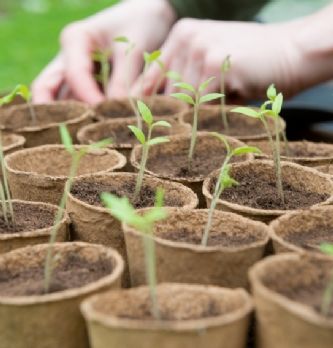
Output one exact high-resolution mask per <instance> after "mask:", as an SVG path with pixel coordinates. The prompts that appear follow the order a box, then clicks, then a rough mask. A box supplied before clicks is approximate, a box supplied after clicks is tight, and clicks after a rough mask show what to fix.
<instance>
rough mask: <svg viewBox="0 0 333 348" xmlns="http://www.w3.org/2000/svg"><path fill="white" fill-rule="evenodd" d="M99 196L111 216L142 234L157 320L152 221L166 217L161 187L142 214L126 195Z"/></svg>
mask: <svg viewBox="0 0 333 348" xmlns="http://www.w3.org/2000/svg"><path fill="white" fill-rule="evenodd" d="M101 197H102V201H103V203H104V205H105V206H106V207H107V208H108V209H109V211H110V214H111V215H112V216H114V217H115V218H116V219H118V220H119V221H121V222H123V223H125V224H127V225H129V226H132V227H134V228H136V229H137V230H138V231H139V232H141V234H142V238H143V247H144V254H145V267H146V277H147V283H148V286H149V292H150V299H151V313H152V315H153V317H154V318H155V319H156V320H159V319H160V312H159V308H158V301H157V292H156V284H157V276H156V256H155V243H154V239H153V234H154V223H155V222H157V221H160V220H163V219H165V218H166V217H167V212H166V210H165V209H164V208H162V206H163V198H164V192H163V190H161V189H158V190H157V192H156V199H155V207H154V208H152V209H150V210H149V211H147V212H146V213H145V214H142V215H141V214H138V213H137V212H136V211H135V209H134V208H133V206H132V205H131V204H130V202H129V200H128V198H127V197H122V198H119V197H117V196H115V195H112V194H110V193H102V196H101Z"/></svg>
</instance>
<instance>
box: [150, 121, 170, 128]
mask: <svg viewBox="0 0 333 348" xmlns="http://www.w3.org/2000/svg"><path fill="white" fill-rule="evenodd" d="M153 127H167V128H171V124H170V123H169V122H167V121H163V120H161V121H157V122H155V123H154V124H153Z"/></svg>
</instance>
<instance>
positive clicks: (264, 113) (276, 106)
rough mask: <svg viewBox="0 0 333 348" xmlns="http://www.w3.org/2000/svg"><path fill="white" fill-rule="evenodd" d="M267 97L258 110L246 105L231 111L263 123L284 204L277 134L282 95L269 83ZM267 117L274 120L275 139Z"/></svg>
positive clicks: (277, 184)
mask: <svg viewBox="0 0 333 348" xmlns="http://www.w3.org/2000/svg"><path fill="white" fill-rule="evenodd" d="M274 91H275V92H274ZM267 97H268V100H267V101H266V102H264V103H263V104H262V105H261V107H260V109H259V111H256V110H254V109H252V108H248V107H238V108H235V109H233V110H232V112H237V113H240V114H243V115H245V116H248V117H252V118H257V119H259V120H260V121H261V122H262V124H263V125H264V127H265V130H266V133H267V136H268V139H269V143H270V146H271V150H272V153H273V159H274V167H275V174H276V189H277V192H278V196H279V198H280V200H281V202H282V204H283V205H284V204H285V200H284V192H283V186H282V169H281V156H280V136H279V133H280V112H281V109H282V104H283V95H282V93H279V94H276V90H275V88H274V86H273V85H271V86H270V87H269V88H268V89H267ZM268 107H270V109H268ZM268 117H271V118H273V120H274V126H275V134H276V136H275V141H274V138H273V135H272V132H271V130H270V128H269V126H268V121H267V118H268Z"/></svg>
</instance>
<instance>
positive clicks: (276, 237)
mask: <svg viewBox="0 0 333 348" xmlns="http://www.w3.org/2000/svg"><path fill="white" fill-rule="evenodd" d="M321 212H322V213H325V212H330V213H331V214H332V215H333V206H330V205H328V206H319V207H313V208H309V209H304V210H296V211H294V212H291V213H288V214H284V215H282V216H280V217H279V218H277V219H276V220H274V221H272V222H271V223H270V225H269V227H270V229H269V234H270V238H271V239H272V241H273V242H277V243H278V244H280V245H282V246H284V247H285V248H287V249H288V250H290V251H294V252H298V253H304V252H306V249H304V248H302V247H300V246H297V245H295V244H293V243H291V242H288V241H287V240H286V239H284V238H283V237H281V236H280V234H279V233H278V232H277V231H278V230H279V227H280V226H281V225H284V224H286V225H287V226H290V223H289V222H290V219H293V218H300V219H301V218H302V216H304V215H305V216H306V217H307V218H308V217H309V216H311V217H312V216H313V214H316V213H317V214H318V215H319V214H320V213H321ZM318 215H317V216H318ZM299 223H301V221H300V222H299ZM300 226H301V225H300ZM299 230H301V227H299V228H297V230H294V229H293V230H290V234H292V233H297V232H298V231H299ZM313 252H314V253H315V252H316V251H315V250H314V251H313Z"/></svg>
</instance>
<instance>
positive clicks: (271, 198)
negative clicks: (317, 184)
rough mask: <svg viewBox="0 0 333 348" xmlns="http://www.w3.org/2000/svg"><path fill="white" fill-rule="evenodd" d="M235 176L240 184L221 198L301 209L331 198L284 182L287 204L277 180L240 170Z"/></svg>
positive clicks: (251, 204)
mask: <svg viewBox="0 0 333 348" xmlns="http://www.w3.org/2000/svg"><path fill="white" fill-rule="evenodd" d="M233 178H234V179H235V180H236V181H237V182H238V183H239V185H237V186H234V187H232V188H228V189H226V190H225V191H224V192H223V193H222V195H221V199H223V200H226V201H228V202H232V203H236V204H240V205H244V206H248V207H251V208H255V209H266V210H270V209H281V210H293V209H301V208H307V207H310V206H312V205H315V204H318V203H321V202H323V201H325V200H327V199H328V198H329V195H328V194H319V193H317V192H310V191H301V190H299V189H296V188H295V187H292V186H291V185H289V184H288V183H285V182H284V183H283V191H284V195H285V204H282V202H281V200H280V199H279V197H278V195H277V190H276V185H275V182H266V181H264V180H262V179H261V178H260V176H259V177H255V176H253V175H246V174H244V173H239V172H238V173H237V172H236V173H234V174H233ZM215 183H216V179H215V180H212V185H211V187H210V192H211V193H212V192H213V191H214V187H215Z"/></svg>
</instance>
